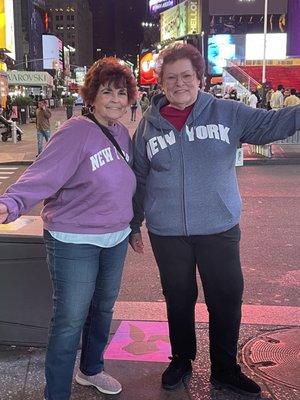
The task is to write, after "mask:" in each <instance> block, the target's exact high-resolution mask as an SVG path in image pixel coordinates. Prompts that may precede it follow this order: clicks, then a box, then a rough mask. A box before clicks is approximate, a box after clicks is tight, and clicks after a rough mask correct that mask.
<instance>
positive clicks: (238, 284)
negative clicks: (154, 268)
mask: <svg viewBox="0 0 300 400" xmlns="http://www.w3.org/2000/svg"><path fill="white" fill-rule="evenodd" d="M149 236H150V241H151V245H152V249H153V252H154V256H155V258H156V262H157V264H158V268H159V272H160V278H161V284H162V288H163V294H164V296H165V299H166V304H167V313H168V322H169V331H170V341H171V347H172V354H173V355H175V354H178V355H179V356H181V357H187V358H190V359H193V360H194V359H195V357H196V335H195V304H196V301H197V296H198V288H197V282H196V266H197V268H198V271H199V274H200V277H201V281H202V286H203V291H204V296H205V302H206V305H207V309H208V313H209V340H210V359H211V368H212V372H214V371H215V372H218V371H222V370H224V369H228V368H232V367H234V366H235V365H236V356H237V342H238V336H239V328H240V321H241V305H242V294H243V275H242V271H241V264H240V255H239V242H240V228H239V226H238V225H236V226H234V227H233V228H232V229H230V230H228V231H226V232H222V233H219V234H215V235H202V236H158V235H155V234H153V233H151V232H149Z"/></svg>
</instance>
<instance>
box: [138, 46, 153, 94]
mask: <svg viewBox="0 0 300 400" xmlns="http://www.w3.org/2000/svg"><path fill="white" fill-rule="evenodd" d="M156 83H157V76H156V73H155V61H154V59H153V54H152V53H151V52H150V51H149V52H148V53H145V54H143V55H142V56H141V57H140V85H145V86H147V85H155V84H156Z"/></svg>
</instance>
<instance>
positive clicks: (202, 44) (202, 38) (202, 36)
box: [201, 31, 205, 58]
mask: <svg viewBox="0 0 300 400" xmlns="http://www.w3.org/2000/svg"><path fill="white" fill-rule="evenodd" d="M204 34H205V33H204V31H202V32H201V52H202V57H203V58H204Z"/></svg>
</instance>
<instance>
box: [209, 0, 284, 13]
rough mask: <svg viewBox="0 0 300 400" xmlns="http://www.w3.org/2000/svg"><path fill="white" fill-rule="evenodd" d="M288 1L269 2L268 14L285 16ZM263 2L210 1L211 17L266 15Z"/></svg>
mask: <svg viewBox="0 0 300 400" xmlns="http://www.w3.org/2000/svg"><path fill="white" fill-rule="evenodd" d="M287 2H288V0H268V14H285V13H286V12H287ZM264 7H265V2H264V1H263V0H226V1H224V0H209V13H210V15H246V14H264Z"/></svg>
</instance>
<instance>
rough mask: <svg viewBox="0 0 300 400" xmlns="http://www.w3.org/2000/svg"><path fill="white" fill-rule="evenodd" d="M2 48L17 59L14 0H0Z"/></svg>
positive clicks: (0, 42)
mask: <svg viewBox="0 0 300 400" xmlns="http://www.w3.org/2000/svg"><path fill="white" fill-rule="evenodd" d="M0 49H2V50H4V51H5V52H6V53H7V55H8V56H9V57H10V58H12V59H14V60H15V59H16V51H15V29H14V5H13V0H0Z"/></svg>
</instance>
